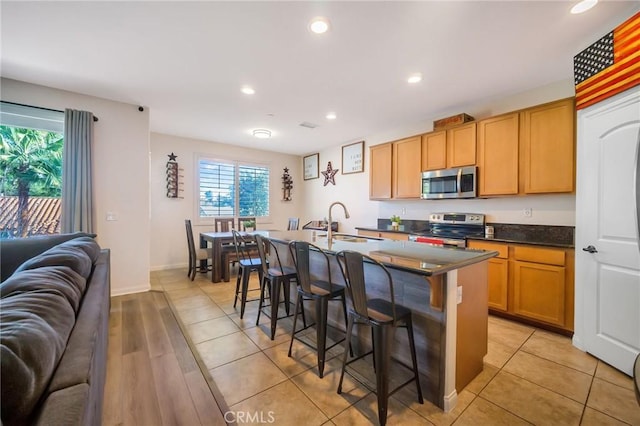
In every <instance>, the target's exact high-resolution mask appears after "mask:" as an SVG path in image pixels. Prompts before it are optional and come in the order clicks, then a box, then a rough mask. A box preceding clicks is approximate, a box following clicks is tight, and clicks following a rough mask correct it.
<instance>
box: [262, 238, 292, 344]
mask: <svg viewBox="0 0 640 426" xmlns="http://www.w3.org/2000/svg"><path fill="white" fill-rule="evenodd" d="M255 238H256V243H257V246H258V254H259V255H260V260H261V263H262V278H261V279H260V302H259V304H258V317H257V318H256V325H258V324H259V323H260V313H261V312H262V308H266V307H268V306H270V307H271V315H270V318H271V340H273V338H274V337H275V335H276V324H277V322H278V320H279V319H281V318H285V317H278V306H279V305H280V286H282V288H283V290H284V304H285V310H286V312H287V315H286V316H287V317H288V316H289V310H290V308H289V303H290V302H289V299H290V295H289V293H290V291H289V289H290V287H291V280H296V281H297V279H298V278H297V276H298V274H297V273H296V270H295V268H293V267H291V266H286V265H283V264H282V262H281V261H280V255H279V254H278V248H277V247H276V245H275V244H274V243H273V242H272V241H271V240H269V239H268V238H266V237H263V236H262V235H259V234H256V236H255ZM267 250H268V251H269V253H270V257H271V261H269V259H267ZM265 291H268V292H269V298H270V304H269V305H266V306H265V305H264V299H265ZM265 315H267V316H269V314H266V313H265Z"/></svg>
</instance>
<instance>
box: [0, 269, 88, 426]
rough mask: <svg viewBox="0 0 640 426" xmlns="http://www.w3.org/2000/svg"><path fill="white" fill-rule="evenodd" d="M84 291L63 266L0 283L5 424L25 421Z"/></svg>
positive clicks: (64, 341) (82, 280) (62, 347)
mask: <svg viewBox="0 0 640 426" xmlns="http://www.w3.org/2000/svg"><path fill="white" fill-rule="evenodd" d="M85 286H86V280H85V278H84V277H82V276H81V275H79V274H78V273H77V272H75V271H73V270H72V269H71V268H70V267H67V266H45V267H40V268H38V269H31V270H24V271H21V272H16V273H14V274H13V275H12V276H11V277H10V278H9V279H8V280H6V281H5V282H3V283H2V284H0V394H1V398H2V422H3V424H4V425H11V424H21V423H26V422H27V418H28V416H29V415H30V413H31V412H32V410H33V408H34V407H35V406H36V404H37V402H38V400H39V399H40V397H41V395H42V394H43V392H44V390H45V389H46V387H47V385H48V383H49V381H50V380H51V377H52V375H53V372H54V370H55V369H56V367H57V365H58V362H59V361H60V358H61V357H62V354H63V353H64V351H65V347H66V344H67V340H68V339H69V335H70V334H71V330H72V329H73V326H74V324H75V317H76V312H77V310H78V308H79V306H80V301H81V299H82V295H83V293H84V289H85Z"/></svg>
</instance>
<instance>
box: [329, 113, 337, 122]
mask: <svg viewBox="0 0 640 426" xmlns="http://www.w3.org/2000/svg"><path fill="white" fill-rule="evenodd" d="M336 117H337V115H336V113H335V112H330V113H328V114H327V120H335V119H336Z"/></svg>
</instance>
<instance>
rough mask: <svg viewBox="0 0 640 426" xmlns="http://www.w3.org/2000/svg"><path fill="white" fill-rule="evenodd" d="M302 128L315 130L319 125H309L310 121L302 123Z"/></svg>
mask: <svg viewBox="0 0 640 426" xmlns="http://www.w3.org/2000/svg"><path fill="white" fill-rule="evenodd" d="M300 126H302V127H306V128H308V129H315V128H316V127H318V125H317V124H313V123H309V122H308V121H303V122H302V123H300Z"/></svg>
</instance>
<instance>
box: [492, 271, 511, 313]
mask: <svg viewBox="0 0 640 426" xmlns="http://www.w3.org/2000/svg"><path fill="white" fill-rule="evenodd" d="M488 274H489V276H488V279H487V280H488V283H489V307H490V308H493V309H497V310H500V311H504V312H506V311H507V295H508V277H509V262H508V261H507V260H506V259H497V258H493V259H489V261H488Z"/></svg>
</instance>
